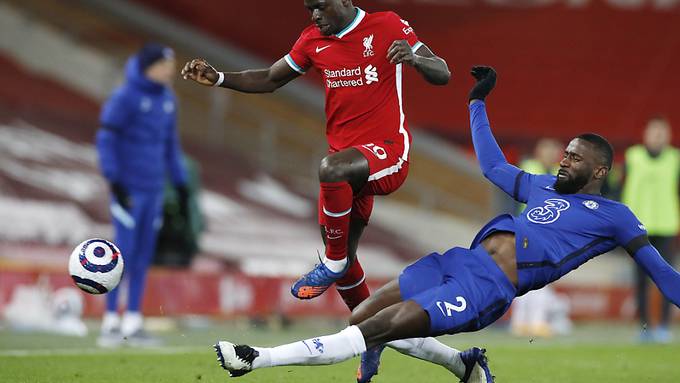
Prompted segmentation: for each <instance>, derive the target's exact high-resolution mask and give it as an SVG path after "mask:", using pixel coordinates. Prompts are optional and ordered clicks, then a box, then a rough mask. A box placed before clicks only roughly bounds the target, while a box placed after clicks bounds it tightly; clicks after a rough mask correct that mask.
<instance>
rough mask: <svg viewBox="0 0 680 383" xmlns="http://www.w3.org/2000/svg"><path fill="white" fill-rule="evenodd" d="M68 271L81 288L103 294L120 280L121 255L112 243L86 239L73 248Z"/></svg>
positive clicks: (121, 272)
mask: <svg viewBox="0 0 680 383" xmlns="http://www.w3.org/2000/svg"><path fill="white" fill-rule="evenodd" d="M68 271H69V273H70V274H71V278H73V282H75V284H76V286H78V287H79V288H80V289H81V290H83V291H85V292H88V293H90V294H105V293H108V292H109V291H111V290H113V289H115V288H116V286H118V283H119V282H120V278H121V276H122V275H123V257H122V256H121V254H120V250H118V248H117V247H116V245H114V244H113V243H111V242H109V241H107V240H105V239H101V238H92V239H88V240H86V241H83V242H82V243H80V244H79V245H78V246H76V248H75V249H73V252H72V253H71V257H70V258H69V262H68Z"/></svg>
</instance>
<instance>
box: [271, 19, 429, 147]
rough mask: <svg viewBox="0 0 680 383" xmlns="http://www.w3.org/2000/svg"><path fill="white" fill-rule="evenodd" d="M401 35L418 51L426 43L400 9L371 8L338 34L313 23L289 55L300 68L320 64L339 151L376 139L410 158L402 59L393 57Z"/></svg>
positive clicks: (329, 128)
mask: <svg viewBox="0 0 680 383" xmlns="http://www.w3.org/2000/svg"><path fill="white" fill-rule="evenodd" d="M395 40H407V41H408V43H409V45H410V46H411V49H413V51H415V50H417V49H418V48H419V47H420V46H421V45H422V43H420V42H419V41H418V37H417V36H416V34H415V32H414V31H413V28H411V27H410V26H409V24H408V22H406V21H405V20H402V19H401V18H400V17H399V16H398V15H397V14H396V13H394V12H377V13H366V12H364V11H363V10H362V9H359V8H357V13H356V16H355V18H354V20H353V21H352V22H351V23H350V24H349V25H348V26H347V27H346V28H345V29H344V30H342V31H340V32H339V33H338V34H335V35H331V36H324V35H322V34H321V32H319V29H318V28H317V27H316V26H315V25H310V26H309V27H307V28H306V29H305V30H304V31H302V33H301V34H300V37H299V38H298V40H297V42H296V43H295V45H294V46H293V49H292V50H291V51H290V53H289V54H288V55H286V56H285V60H286V62H287V63H288V65H290V67H291V68H293V69H294V70H295V71H297V72H299V73H305V71H306V70H307V69H308V68H310V67H314V68H316V69H317V70H318V71H319V72H320V73H321V75H322V77H323V80H324V86H325V87H326V117H327V125H326V136H327V138H328V144H329V146H330V148H331V150H333V151H337V150H342V149H346V148H348V147H351V146H354V145H363V144H369V143H374V144H376V145H382V144H384V143H387V144H392V143H393V144H395V145H399V146H403V155H402V158H403V159H404V160H405V161H407V160H408V151H409V146H410V141H411V137H410V134H409V132H408V128H407V125H406V120H405V116H404V109H403V101H402V92H401V83H402V64H397V65H394V64H391V63H390V62H389V61H388V60H387V49H388V48H389V47H390V45H392V42H394V41H395Z"/></svg>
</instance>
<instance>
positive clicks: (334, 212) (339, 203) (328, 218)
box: [320, 181, 353, 261]
mask: <svg viewBox="0 0 680 383" xmlns="http://www.w3.org/2000/svg"><path fill="white" fill-rule="evenodd" d="M320 197H321V201H322V203H321V209H323V211H322V212H323V215H324V219H325V228H326V258H328V259H331V260H334V261H340V260H343V259H345V258H347V237H348V235H349V220H350V213H351V212H352V198H353V193H352V187H351V186H350V185H349V183H347V182H346V181H342V182H321V196H320Z"/></svg>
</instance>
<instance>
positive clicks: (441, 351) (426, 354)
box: [386, 337, 465, 378]
mask: <svg viewBox="0 0 680 383" xmlns="http://www.w3.org/2000/svg"><path fill="white" fill-rule="evenodd" d="M386 345H387V346H388V347H390V348H393V349H395V350H397V351H399V352H400V353H402V354H405V355H409V356H412V357H414V358H418V359H422V360H426V361H428V362H432V363H434V364H438V365H440V366H442V367H444V368H446V369H447V370H449V371H451V372H452V373H453V374H454V375H456V376H457V377H458V378H463V375H465V364H464V363H463V360H462V359H461V358H460V356H459V355H458V354H460V351H458V350H456V349H455V348H452V347H449V346H447V345H445V344H443V343H441V342H439V341H438V340H436V339H434V338H432V337H429V338H410V339H400V340H395V341H392V342H389V343H387V344H386Z"/></svg>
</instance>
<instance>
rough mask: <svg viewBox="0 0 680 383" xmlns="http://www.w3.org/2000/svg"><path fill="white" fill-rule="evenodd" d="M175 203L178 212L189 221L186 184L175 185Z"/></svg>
mask: <svg viewBox="0 0 680 383" xmlns="http://www.w3.org/2000/svg"><path fill="white" fill-rule="evenodd" d="M175 190H176V191H177V205H178V206H179V214H180V216H182V218H184V219H185V221H187V222H188V221H189V189H188V188H187V186H186V185H177V186H176V189H175Z"/></svg>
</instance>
